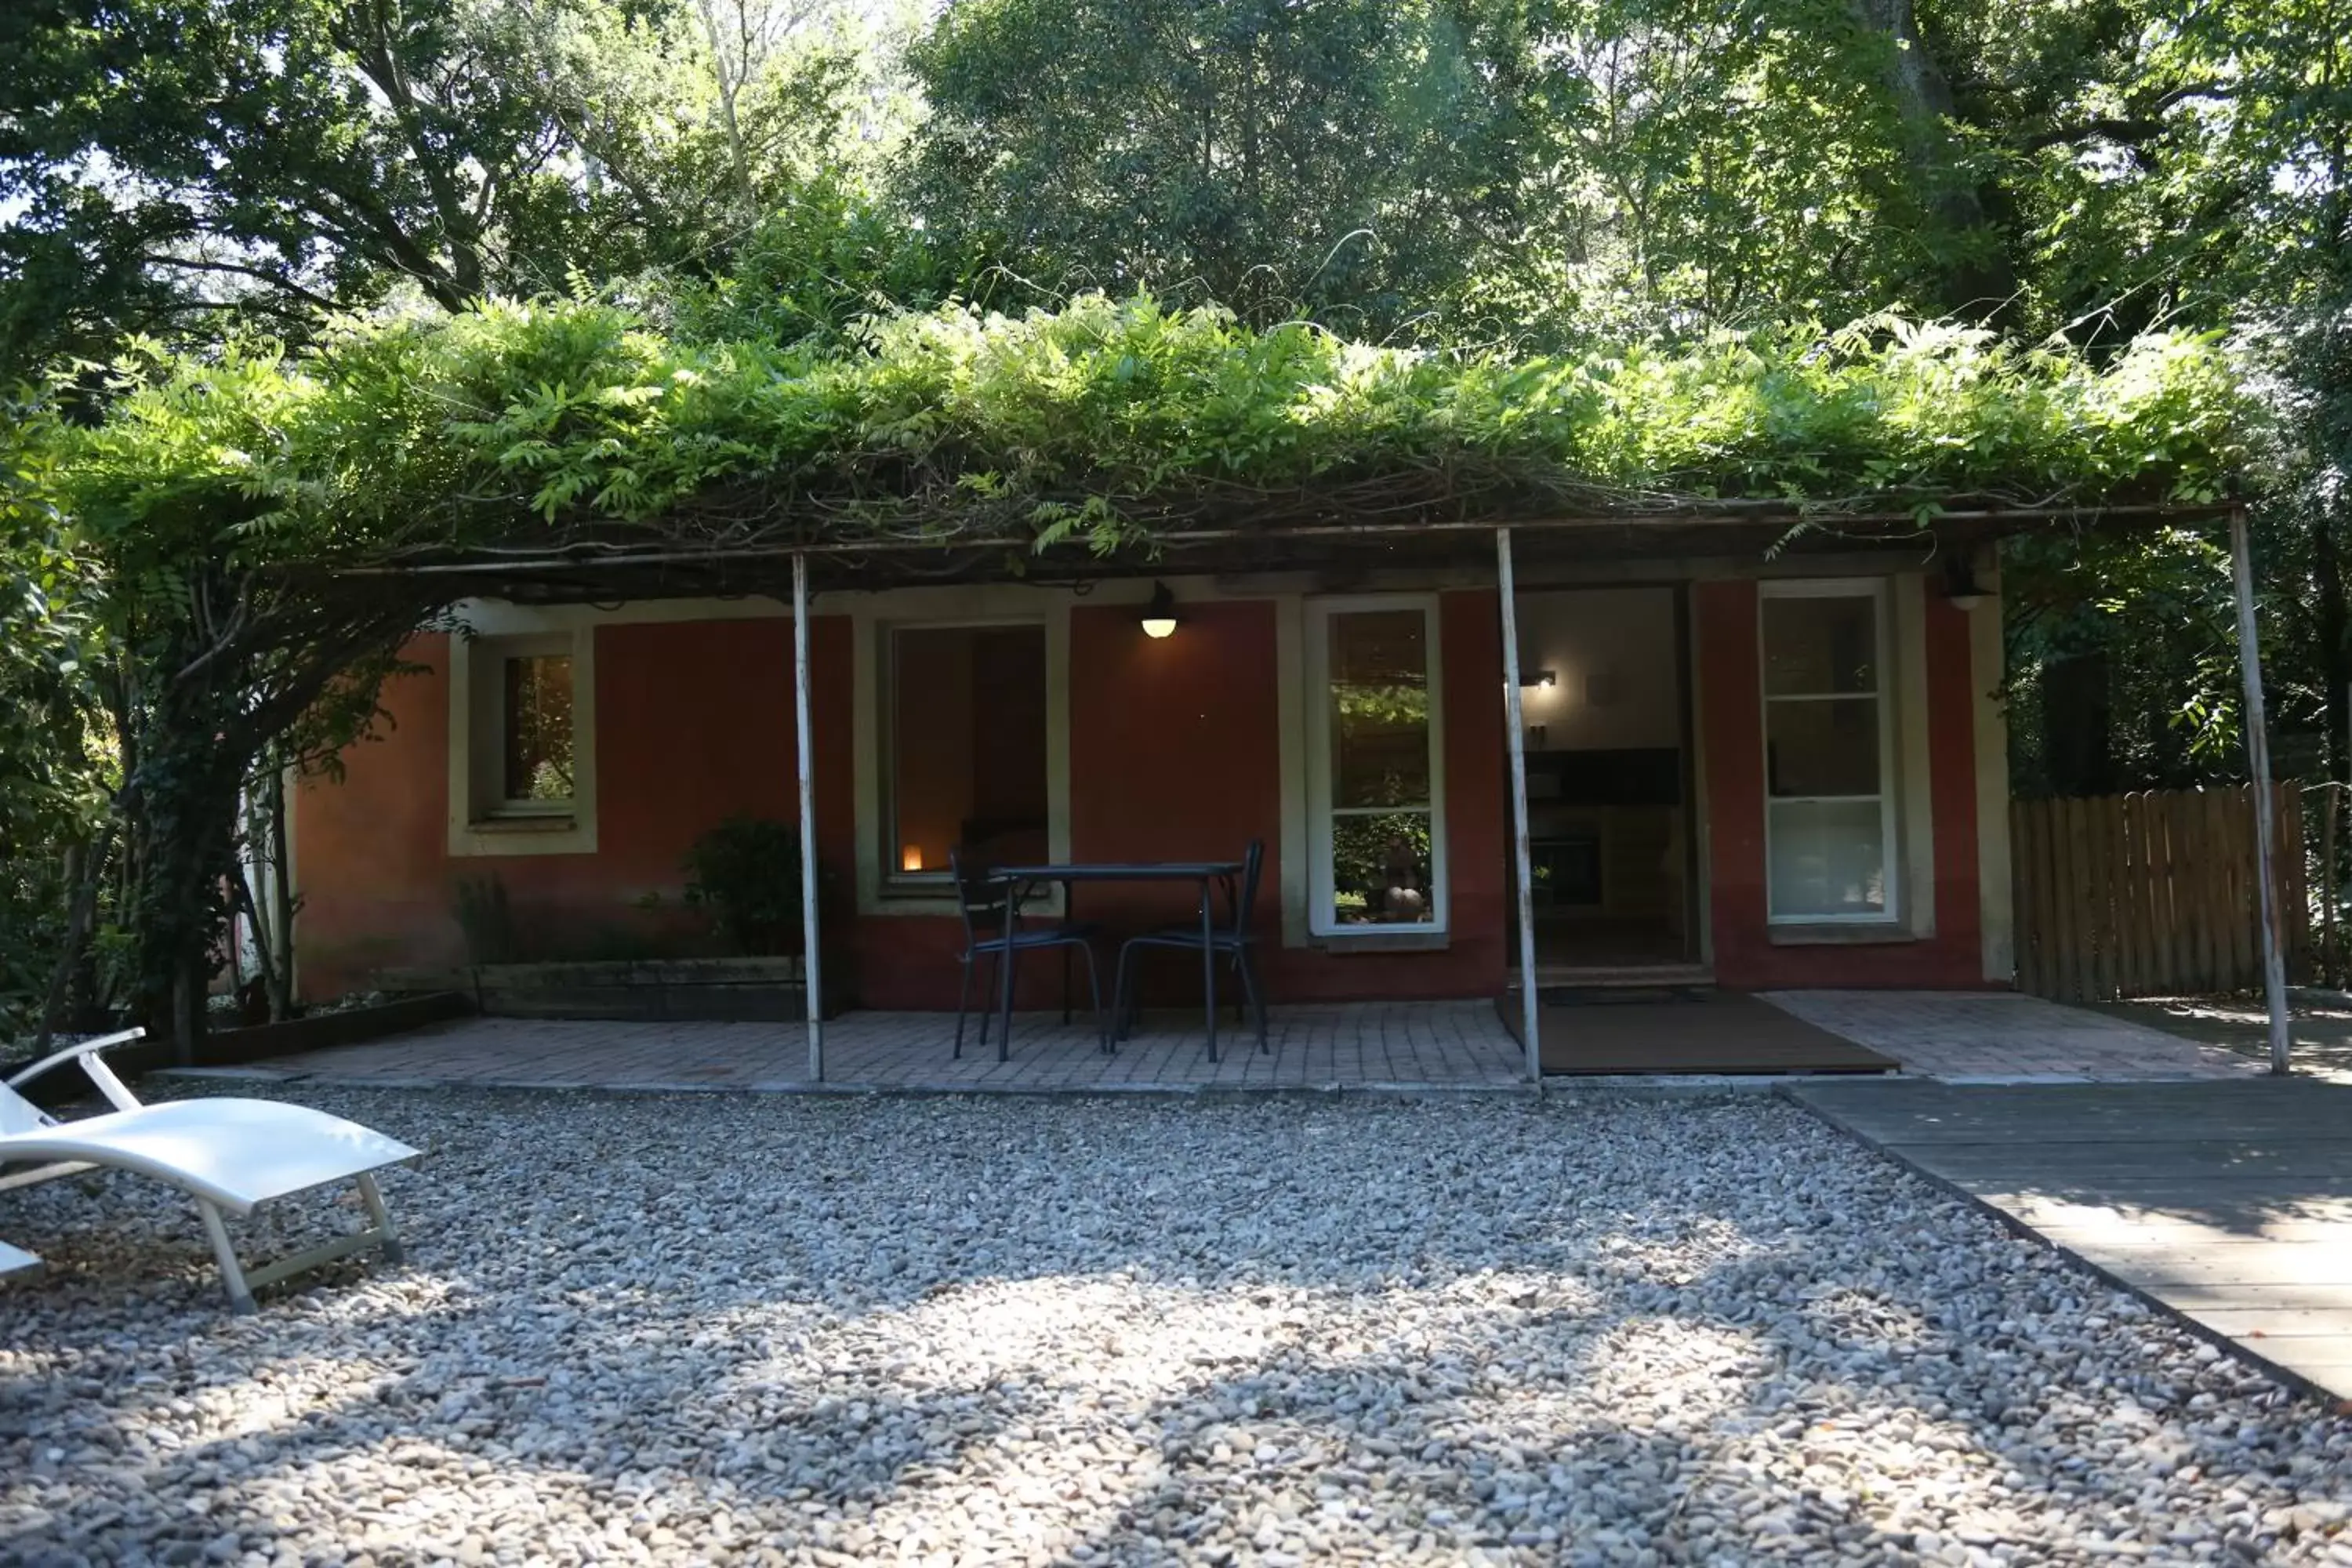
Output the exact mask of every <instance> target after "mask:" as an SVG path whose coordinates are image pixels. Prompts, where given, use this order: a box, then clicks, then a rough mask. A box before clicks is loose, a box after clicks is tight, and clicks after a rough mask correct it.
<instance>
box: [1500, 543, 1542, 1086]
mask: <svg viewBox="0 0 2352 1568" xmlns="http://www.w3.org/2000/svg"><path fill="white" fill-rule="evenodd" d="M1495 579H1496V589H1497V591H1498V592H1499V593H1500V594H1501V595H1502V602H1503V731H1504V737H1505V741H1506V744H1507V750H1508V751H1509V752H1510V755H1511V845H1512V854H1513V855H1514V857H1516V862H1517V867H1518V879H1519V1030H1520V1033H1521V1036H1522V1037H1523V1039H1524V1041H1525V1043H1526V1046H1527V1051H1528V1080H1529V1081H1530V1082H1533V1083H1538V1084H1540V1083H1542V1082H1543V1042H1542V1041H1541V1039H1540V1038H1539V1037H1538V1035H1537V1032H1536V1029H1537V1024H1536V1016H1537V1012H1538V1007H1537V999H1536V895H1535V874H1534V864H1533V863H1534V858H1535V857H1534V854H1533V852H1532V851H1531V850H1530V849H1529V848H1528V748H1527V723H1526V721H1525V716H1524V714H1523V713H1522V712H1521V710H1520V698H1519V608H1518V600H1517V591H1516V590H1515V589H1514V587H1513V586H1512V582H1511V531H1510V530H1509V529H1507V528H1498V529H1496V531H1495Z"/></svg>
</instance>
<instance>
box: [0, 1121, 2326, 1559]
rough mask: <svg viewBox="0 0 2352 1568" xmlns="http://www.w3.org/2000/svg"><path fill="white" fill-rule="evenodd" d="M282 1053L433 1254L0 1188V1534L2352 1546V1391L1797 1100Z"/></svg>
mask: <svg viewBox="0 0 2352 1568" xmlns="http://www.w3.org/2000/svg"><path fill="white" fill-rule="evenodd" d="M312 1098H313V1099H314V1100H316V1102H317V1103H319V1104H320V1105H321V1107H322V1108H323V1109H327V1110H334V1111H336V1112H338V1113H341V1114H345V1115H349V1116H352V1117H354V1118H356V1119H358V1120H360V1121H364V1122H366V1123H368V1124H370V1125H372V1126H376V1127H380V1128H382V1129H383V1130H384V1131H387V1132H389V1133H391V1134H393V1135H394V1136H396V1137H401V1138H404V1139H405V1140H407V1141H409V1142H415V1143H416V1144H418V1145H419V1146H420V1147H423V1148H425V1149H426V1150H427V1151H428V1152H427V1157H426V1159H425V1162H424V1163H423V1164H422V1165H421V1166H420V1167H419V1168H417V1169H415V1170H413V1171H403V1172H399V1173H395V1174H394V1177H393V1179H392V1181H391V1184H390V1186H389V1196H390V1198H391V1200H392V1202H393V1205H394V1212H395V1214H396V1215H397V1216H398V1217H399V1218H400V1219H401V1220H402V1221H403V1222H404V1226H405V1228H406V1230H407V1231H408V1233H409V1236H410V1238H411V1242H412V1247H413V1257H414V1258H415V1261H414V1262H413V1263H412V1264H411V1265H410V1266H408V1267H406V1268H383V1267H381V1266H366V1265H348V1266H341V1267H339V1268H337V1269H335V1270H333V1271H331V1273H329V1274H328V1275H327V1276H325V1277H324V1279H322V1281H321V1282H320V1284H319V1285H318V1286H317V1287H315V1288H313V1289H309V1290H307V1291H304V1292H302V1293H299V1294H294V1295H280V1296H278V1297H277V1298H276V1299H274V1300H268V1301H267V1302H266V1303H265V1307H264V1310H263V1311H262V1313H261V1314H260V1316H258V1317H257V1318H253V1319H245V1320H236V1319H231V1318H229V1317H227V1316H226V1314H225V1313H224V1312H222V1310H220V1308H219V1306H218V1305H217V1302H216V1300H215V1296H214V1295H213V1294H212V1282H211V1280H210V1279H209V1278H208V1276H207V1274H206V1272H205V1268H204V1264H205V1254H204V1250H203V1247H202V1243H201V1240H200V1237H198V1235H197V1233H196V1228H195V1226H194V1220H193V1216H192V1215H189V1214H187V1213H186V1212H185V1211H184V1209H183V1207H182V1206H181V1205H180V1204H179V1203H178V1202H177V1201H175V1200H174V1199H173V1198H172V1197H171V1196H170V1195H169V1194H164V1193H162V1192H161V1191H160V1190H158V1189H154V1188H152V1187H149V1186H142V1185H141V1184H136V1183H132V1182H127V1181H123V1180H121V1179H109V1180H108V1181H106V1182H104V1183H102V1184H99V1191H100V1195H98V1196H96V1197H94V1196H93V1195H92V1194H90V1193H89V1192H88V1191H84V1190H82V1189H81V1188H80V1187H79V1185H78V1184H55V1185H53V1186H51V1187H47V1188H42V1189H36V1190H34V1191H30V1192H27V1193H24V1194H10V1195H9V1196H8V1197H7V1198H6V1199H5V1200H0V1215H5V1223H6V1226H7V1229H8V1230H9V1232H10V1234H11V1237H12V1239H15V1240H18V1241H20V1242H23V1243H26V1244H28V1245H31V1246H33V1247H36V1248H37V1250H39V1251H41V1252H42V1253H44V1254H45V1255H47V1257H48V1258H49V1259H50V1260H51V1262H52V1264H53V1266H54V1268H53V1272H52V1274H51V1276H50V1277H49V1278H48V1279H45V1280H43V1281H40V1282H38V1283H37V1284H36V1285H34V1286H33V1287H32V1288H31V1289H26V1290H20V1291H15V1292H11V1293H8V1294H5V1295H0V1562H10V1563H13V1562H20V1561H21V1562H26V1563H77V1562H89V1563H98V1562H105V1563H149V1562H152V1563H205V1562H212V1563H266V1564H275V1563H280V1562H283V1563H305V1562H313V1561H320V1562H323V1561H334V1562H357V1561H362V1560H372V1561H373V1562H375V1563H436V1562H440V1561H444V1560H446V1561H451V1562H457V1563H486V1562H490V1561H494V1560H497V1561H517V1562H520V1561H523V1560H526V1559H530V1560H539V1561H549V1562H558V1563H572V1562H588V1561H614V1562H620V1561H630V1562H657V1563H673V1562H674V1563H704V1562H712V1563H735V1562H743V1563H758V1562H780V1563H799V1562H816V1563H848V1562H871V1561H883V1562H894V1561H908V1562H934V1563H1180V1562H1181V1563H1192V1562H1199V1563H1266V1564H1282V1563H1304V1562H1310V1561H1312V1562H1331V1561H1341V1562H1348V1561H1353V1562H1389V1561H1396V1562H1405V1561H1414V1562H1430V1563H1458V1562H1465V1561H1481V1560H1483V1561H1490V1562H1512V1563H1529V1564H1537V1563H1541V1564H1552V1563H1619V1562H1625V1563H1667V1562H1675V1563H1681V1562H1701V1563H1709V1562H1740V1563H1744V1562H1753V1561H1790V1562H1795V1561H1840V1560H1843V1561H1850V1562H1855V1563H1909V1562H1916V1561H1932V1562H1936V1563H1974V1562H1982V1563H1995V1562H2015V1563H2042V1562H2053V1561H2082V1560H2089V1559H2092V1558H2095V1557H2099V1556H2104V1555H2107V1554H2111V1553H2116V1552H2125V1553H2133V1554H2139V1555H2145V1556H2149V1557H2153V1558H2156V1559H2159V1560H2163V1559H2171V1558H2188V1557H2217V1558H2218V1557H2220V1556H2221V1555H2223V1554H2226V1553H2230V1552H2235V1553H2236V1554H2237V1555H2239V1556H2241V1557H2252V1558H2261V1559H2263V1560H2268V1561H2276V1562H2283V1563H2333V1562H2338V1561H2345V1560H2352V1534H2347V1533H2346V1531H2345V1514H2344V1510H2343V1509H2342V1507H2341V1505H2340V1500H2341V1499H2343V1498H2345V1497H2347V1496H2348V1495H2352V1430H2347V1423H2346V1421H2345V1420H2344V1419H2343V1418H2341V1417H2337V1416H2335V1415H2330V1414H2329V1413H2327V1412H2326V1411H2325V1410H2322V1409H2321V1408H2319V1407H2318V1406H2316V1405H2312V1404H2310V1403H2307V1402H2298V1401H2294V1400H2291V1399H2289V1398H2288V1397H2286V1395H2285V1394H2284V1393H2283V1392H2282V1391H2280V1390H2278V1389H2276V1388H2274V1387H2273V1386H2272V1385H2271V1384H2268V1383H2267V1382H2266V1381H2264V1380H2263V1378H2261V1377H2260V1376H2258V1375H2256V1374H2254V1373H2252V1372H2250V1371H2248V1370H2246V1369H2243V1368H2242V1367H2240V1366H2238V1365H2237V1364H2235V1363H2232V1362H2231V1361H2230V1360H2229V1359H2228V1358H2226V1357H2224V1356H2221V1355H2220V1354H2218V1353H2217V1352H2213V1351H2212V1350H2211V1349H2210V1347H2207V1346H2204V1345H2202V1344H2201V1343H2200V1342H2196V1341H2194V1340H2191V1339H2190V1338H2189V1337H2188V1336H2187V1335H2185V1334H2183V1333H2181V1332H2179V1331H2175V1330H2174V1329H2172V1328H2171V1327H2170V1326H2169V1325H2168V1324H2167V1323H2165V1322H2163V1321H2158V1320H2156V1319H2154V1318H2152V1317H2151V1316H2150V1315H2149V1314H2148V1312H2147V1310H2145V1309H2143V1308H2141V1307H2140V1306H2138V1305H2137V1303H2136V1302H2135V1301H2133V1300H2130V1299H2128V1298H2126V1297H2124V1296H2122V1295H2120V1294H2118V1293H2116V1291H2114V1290H2111V1289H2108V1288H2106V1287H2105V1286H2104V1285H2103V1284H2101V1283H2100V1282H2099V1281H2098V1280H2096V1279H2094V1278H2092V1277H2090V1276H2089V1275H2087V1274H2085V1273H2084V1272H2082V1271H2079V1270H2077V1269H2075V1268H2073V1267H2071V1266H2070V1265H2068V1264H2067V1263H2066V1262H2064V1261H2063V1259H2061V1258H2057V1257H2055V1256H2053V1255H2052V1254H2050V1253H2049V1252H2047V1251H2046V1250H2044V1249H2042V1248H2040V1247H2034V1246H2032V1245H2030V1244H2028V1243H2025V1242H2022V1241H2020V1240H2018V1239H2017V1238H2015V1237H2012V1236H2011V1235H2009V1234H2008V1233H2007V1232H2005V1231H2003V1230H2002V1229H2000V1227H1999V1226H1996V1225H1994V1224H1993V1223H1992V1222H1990V1221H1989V1220H1987V1219H1985V1218H1984V1217H1982V1216H1981V1215H1979V1214H1977V1213H1976V1212H1975V1211H1973V1210H1972V1209H1970V1208H1969V1207H1967V1206H1965V1205H1961V1204H1959V1203H1958V1202H1957V1201H1955V1200H1953V1199H1951V1198H1949V1197H1948V1196H1946V1195H1945V1194H1942V1193H1940V1192H1938V1191H1937V1190H1935V1189H1933V1188H1931V1187H1929V1186H1927V1184H1924V1183H1922V1182H1919V1181H1917V1180H1916V1179H1915V1178H1913V1177H1911V1176H1909V1175H1907V1174H1906V1173H1903V1172H1901V1171H1900V1170H1898V1169H1897V1168H1895V1166H1893V1165H1891V1164H1889V1163H1885V1162H1884V1161H1882V1160H1880V1159H1879V1158H1877V1157H1876V1156H1874V1155H1872V1154H1869V1153H1867V1152H1864V1151H1863V1150H1861V1149H1859V1148H1858V1147H1856V1146H1854V1145H1853V1144H1851V1143H1849V1142H1845V1141H1844V1140H1843V1139H1842V1138H1841V1137H1839V1136H1838V1135H1836V1134H1834V1133H1832V1132H1831V1131H1828V1130H1827V1129H1825V1128H1823V1127H1822V1126H1821V1125H1820V1124H1818V1123H1816V1122H1814V1121H1811V1119H1810V1118H1808V1117H1806V1116H1805V1115H1804V1114H1802V1113H1801V1112H1800V1111H1798V1110H1794V1109H1792V1108H1790V1107H1788V1106H1785V1105H1781V1104H1779V1103H1777V1102H1772V1101H1769V1100H1757V1099H1754V1098H1742V1099H1739V1100H1722V1101H1700V1100H1680V1101H1671V1102H1660V1101H1644V1100H1619V1099H1611V1098H1607V1097H1601V1096H1579V1097H1577V1098H1575V1099H1573V1100H1565V1101H1563V1100H1553V1101H1550V1102H1548V1103H1535V1102H1528V1101H1524V1100H1460V1101H1449V1100H1432V1101H1429V1102H1422V1103H1413V1102H1403V1101H1394V1102H1368V1101H1336V1102H1335V1101H1297V1100H1291V1101H1265V1102H1255V1103H1238V1102H1234V1103H1192V1104H1185V1103H1170V1102H1150V1103H1138V1102H1130V1101H1076V1100H992V1101H985V1102H973V1101H959V1100H824V1101H820V1100H794V1099H782V1098H745V1099H726V1098H715V1097H701V1096H696V1097H676V1098H626V1097H605V1096H597V1095H584V1094H583V1095H572V1096H551V1095H530V1094H498V1093H472V1094H468V1093H460V1092H449V1091H433V1092H395V1091H358V1090H351V1091H344V1092H339V1093H325V1092H320V1093H317V1094H315V1095H314V1096H313V1097H312ZM344 1220H345V1216H342V1215H339V1214H338V1212H337V1211H335V1210H334V1209H333V1208H332V1206H331V1205H327V1204H325V1203H318V1204H312V1205H294V1207H293V1208H292V1209H291V1210H290V1211H289V1212H288V1213H287V1214H285V1215H280V1216H278V1217H277V1218H276V1219H275V1220H274V1221H273V1222H272V1223H273V1225H275V1226H278V1227H279V1232H274V1233H273V1237H272V1238H273V1239H275V1238H276V1237H277V1235H278V1234H279V1233H282V1235H283V1237H284V1238H285V1239H287V1240H289V1241H299V1240H301V1239H306V1238H307V1237H310V1236H312V1235H315V1234H316V1233H317V1231H318V1230H319V1229H320V1228H324V1227H331V1226H334V1225H336V1224H338V1223H343V1222H344Z"/></svg>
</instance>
